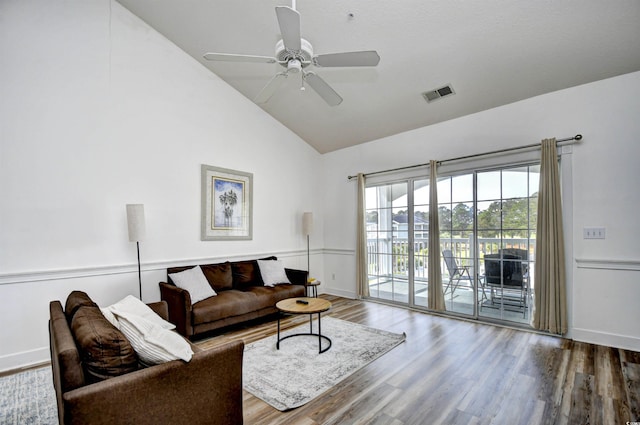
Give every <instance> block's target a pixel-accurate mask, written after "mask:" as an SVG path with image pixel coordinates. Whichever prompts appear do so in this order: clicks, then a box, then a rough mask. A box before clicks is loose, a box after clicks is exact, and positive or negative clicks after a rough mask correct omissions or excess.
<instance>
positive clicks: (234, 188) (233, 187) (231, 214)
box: [200, 164, 253, 241]
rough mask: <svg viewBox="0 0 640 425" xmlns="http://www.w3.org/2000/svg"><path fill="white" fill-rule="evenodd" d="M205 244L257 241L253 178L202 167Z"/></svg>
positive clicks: (240, 172) (235, 171)
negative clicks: (254, 218) (207, 242)
mask: <svg viewBox="0 0 640 425" xmlns="http://www.w3.org/2000/svg"><path fill="white" fill-rule="evenodd" d="M201 188H202V223H201V237H200V239H201V240H203V241H213V240H251V239H253V174H252V173H246V172H244V171H237V170H230V169H227V168H220V167H214V166H211V165H205V164H202V166H201Z"/></svg>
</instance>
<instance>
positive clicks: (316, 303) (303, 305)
mask: <svg viewBox="0 0 640 425" xmlns="http://www.w3.org/2000/svg"><path fill="white" fill-rule="evenodd" d="M276 308H277V309H278V311H279V313H280V314H278V342H277V343H276V349H278V350H279V349H280V341H283V340H285V339H287V338H291V337H294V336H303V335H312V336H317V337H318V353H319V354H321V353H324V352H325V351H327V350H328V349H329V348H331V339H330V338H329V337H328V336H325V335H322V327H321V323H320V314H321V313H323V312H325V311H327V310H329V309H330V308H331V303H330V302H329V301H327V300H324V299H322V298H308V297H299V298H287V299H286V300H282V301H278V303H277V304H276ZM283 314H308V315H309V332H308V333H297V334H292V335H287V336H285V337H282V338H280V317H281V316H282V315H283ZM314 314H317V315H318V333H314V332H313V315H314ZM323 339H324V340H325V341H327V342H328V343H329V345H327V346H326V347H325V348H322V340H323Z"/></svg>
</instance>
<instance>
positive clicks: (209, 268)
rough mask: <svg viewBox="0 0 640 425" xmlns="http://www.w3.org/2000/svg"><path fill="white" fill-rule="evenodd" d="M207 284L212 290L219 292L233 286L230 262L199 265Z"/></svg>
mask: <svg viewBox="0 0 640 425" xmlns="http://www.w3.org/2000/svg"><path fill="white" fill-rule="evenodd" d="M200 267H201V268H202V272H203V273H204V275H205V277H206V278H207V280H208V281H209V285H211V287H212V288H213V290H214V291H216V292H220V291H224V290H226V289H232V288H233V273H231V263H229V262H228V261H227V262H226V263H220V264H207V265H205V266H200Z"/></svg>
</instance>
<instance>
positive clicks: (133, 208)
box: [127, 204, 145, 301]
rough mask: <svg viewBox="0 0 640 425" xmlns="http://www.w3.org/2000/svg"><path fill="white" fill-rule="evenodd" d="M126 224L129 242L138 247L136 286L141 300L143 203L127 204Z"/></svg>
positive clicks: (143, 230)
mask: <svg viewBox="0 0 640 425" xmlns="http://www.w3.org/2000/svg"><path fill="white" fill-rule="evenodd" d="M127 224H128V227H129V242H135V243H136V248H137V249H138V287H139V290H140V301H142V273H141V271H140V241H142V240H144V236H145V226H144V205H143V204H127Z"/></svg>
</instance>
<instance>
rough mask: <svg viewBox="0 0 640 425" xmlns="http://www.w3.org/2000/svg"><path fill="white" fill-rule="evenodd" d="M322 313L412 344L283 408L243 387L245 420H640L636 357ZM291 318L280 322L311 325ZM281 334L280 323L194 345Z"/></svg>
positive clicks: (364, 315) (408, 319) (511, 334)
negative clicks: (302, 401) (316, 394)
mask: <svg viewBox="0 0 640 425" xmlns="http://www.w3.org/2000/svg"><path fill="white" fill-rule="evenodd" d="M322 297H323V298H325V299H328V300H329V301H331V302H332V303H333V307H332V309H331V310H330V311H329V312H327V313H325V315H329V316H332V317H336V318H339V319H343V320H349V321H352V322H356V323H361V324H364V325H367V326H372V327H376V328H379V329H385V330H388V331H392V332H398V333H401V332H405V333H406V334H407V339H406V341H405V342H404V343H403V344H401V345H400V346H398V347H396V348H394V349H393V350H391V351H390V352H389V353H387V354H385V355H384V356H382V357H380V358H379V359H377V360H375V361H374V362H372V363H371V364H369V365H367V366H366V367H364V368H363V369H361V370H359V371H358V372H356V373H355V374H354V375H352V376H351V377H349V378H347V379H346V380H345V381H343V382H342V383H340V384H339V385H337V386H336V387H334V388H333V389H332V390H330V391H328V392H327V393H325V394H323V395H322V396H320V397H318V398H316V399H315V400H313V401H311V402H310V403H308V404H306V405H305V406H302V407H300V408H298V409H294V410H292V411H288V412H280V411H278V410H276V409H274V408H273V407H271V406H269V405H268V404H267V403H265V402H263V401H262V400H260V399H258V398H256V397H254V396H253V395H251V394H250V393H248V392H246V391H245V392H244V405H243V407H244V420H245V424H249V425H253V424H301V425H312V424H385V425H386V424H389V425H403V424H436V425H437V424H465V425H466V424H509V425H514V424H580V425H584V424H604V425H610V424H627V423H629V422H632V421H640V353H638V352H633V351H628V350H621V349H616V348H611V347H603V346H598V345H593V344H586V343H581V342H574V341H570V340H566V339H561V338H556V337H552V336H547V335H541V334H538V333H533V332H526V331H521V330H515V329H510V328H503V327H497V326H491V325H485V324H480V323H473V322H469V321H464V320H456V319H451V318H446V317H440V316H436V315H430V314H426V313H421V312H416V311H411V310H407V309H403V308H399V307H393V306H388V305H384V304H378V303H373V302H367V301H359V300H350V299H345V298H339V297H334V296H328V295H323V296H322ZM306 320H308V319H307V317H306V316H304V317H291V318H287V319H286V320H284V321H283V324H284V327H285V328H286V327H291V326H295V325H297V324H299V323H303V322H306ZM275 332H276V322H275V320H274V321H267V322H264V321H263V322H258V323H253V324H252V325H251V326H250V327H243V328H236V329H232V330H229V331H228V332H226V333H224V334H222V335H218V336H214V337H212V338H208V339H205V340H200V341H196V343H197V344H198V345H199V346H201V347H203V348H208V347H212V346H216V345H219V344H222V343H224V342H226V341H230V340H236V339H242V340H244V342H245V343H250V342H253V341H256V340H258V339H261V338H263V337H265V336H269V335H273V334H274V333H275Z"/></svg>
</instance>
